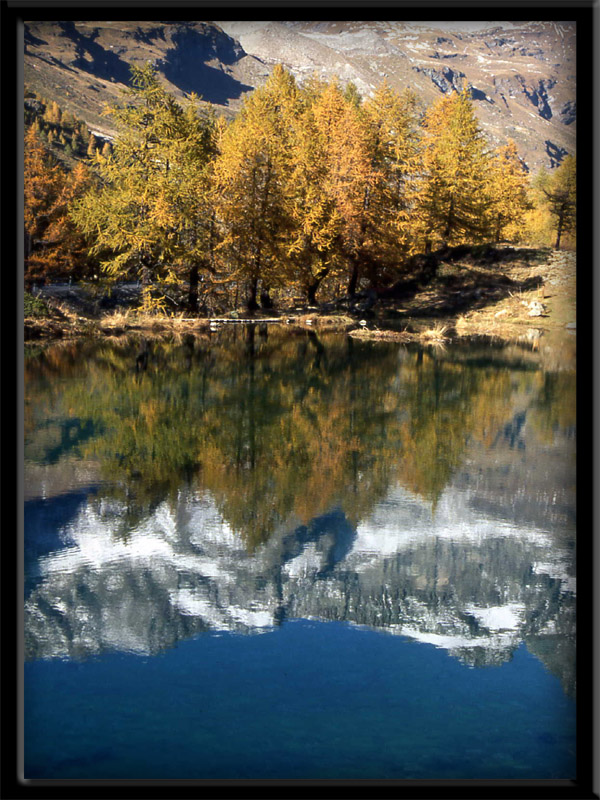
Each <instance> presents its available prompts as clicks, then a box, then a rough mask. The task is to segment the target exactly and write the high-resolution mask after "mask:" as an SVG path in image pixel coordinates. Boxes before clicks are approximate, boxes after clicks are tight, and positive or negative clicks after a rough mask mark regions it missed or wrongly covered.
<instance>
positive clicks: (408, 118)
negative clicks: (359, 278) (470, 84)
mask: <svg viewBox="0 0 600 800" xmlns="http://www.w3.org/2000/svg"><path fill="white" fill-rule="evenodd" d="M364 114H365V116H366V120H367V123H368V130H369V151H370V157H371V164H372V177H373V181H372V187H371V190H370V196H369V205H368V212H369V226H370V250H371V257H370V259H369V261H370V263H371V264H373V265H375V274H374V275H373V279H376V278H377V277H378V276H379V275H381V273H382V271H385V270H386V269H388V268H393V267H395V266H397V265H398V263H399V262H400V261H402V259H403V257H404V256H405V255H406V254H407V253H408V252H409V251H410V250H411V248H412V246H413V243H414V233H413V230H412V218H413V205H414V201H415V194H416V176H417V169H418V156H419V147H420V131H419V125H418V116H417V98H416V95H415V94H414V93H413V92H412V91H411V90H406V91H405V92H403V93H402V94H399V93H398V92H396V91H395V90H394V89H392V87H391V86H390V85H389V84H388V83H387V81H384V82H383V83H382V84H381V85H380V86H379V87H378V88H377V90H376V91H375V93H374V95H373V96H372V97H371V98H369V99H368V100H367V101H366V102H365V104H364Z"/></svg>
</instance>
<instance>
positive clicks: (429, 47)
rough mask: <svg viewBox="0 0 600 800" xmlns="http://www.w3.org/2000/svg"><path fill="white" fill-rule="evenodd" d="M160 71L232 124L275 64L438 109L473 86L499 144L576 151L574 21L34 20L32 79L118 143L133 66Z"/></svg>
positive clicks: (542, 153) (531, 163) (552, 156)
mask: <svg viewBox="0 0 600 800" xmlns="http://www.w3.org/2000/svg"><path fill="white" fill-rule="evenodd" d="M148 61H150V62H152V63H153V64H155V66H156V68H157V70H158V72H159V75H160V76H161V80H162V81H163V82H164V83H165V85H166V87H167V88H168V89H169V91H171V92H172V93H173V94H174V95H175V96H176V97H178V98H179V99H181V98H182V97H184V96H185V95H187V94H189V93H191V92H195V93H197V94H200V95H201V96H202V99H203V100H204V101H205V102H209V103H212V104H213V105H214V106H215V107H216V108H217V110H218V111H219V112H220V113H223V114H224V115H225V116H226V117H229V118H231V117H232V116H233V115H235V114H236V113H237V111H238V110H239V108H240V107H241V103H242V101H243V97H244V96H245V95H246V94H247V93H248V92H250V91H252V90H253V89H254V88H255V87H257V86H260V85H262V83H264V82H265V81H266V79H267V78H268V75H269V74H270V72H271V71H272V69H273V67H274V65H275V64H276V63H283V65H284V66H285V67H286V68H288V69H289V70H290V71H291V72H292V73H293V74H294V76H295V77H296V79H297V80H299V81H300V82H302V81H303V80H305V79H306V78H308V77H310V76H311V75H314V74H315V73H316V74H317V75H318V76H319V77H322V78H324V79H327V80H329V79H331V78H333V77H334V76H337V77H338V78H339V79H340V80H341V81H342V82H350V81H351V82H352V83H354V84H355V85H356V86H357V88H358V89H359V91H360V92H361V94H363V96H368V95H369V94H370V93H371V92H372V91H373V89H374V88H375V86H376V85H377V84H378V83H379V82H381V81H382V80H384V79H385V80H387V81H388V82H389V83H390V85H391V86H392V87H393V88H395V89H398V90H402V89H403V88H405V87H407V86H409V87H410V88H412V89H413V90H414V91H415V92H416V93H417V95H418V97H419V98H420V100H421V101H422V103H423V105H430V104H431V103H434V102H435V101H436V100H437V99H439V98H440V97H442V96H443V95H444V94H448V93H451V92H455V91H460V90H461V89H462V88H463V86H464V85H465V84H466V85H467V86H468V87H469V88H470V90H471V95H472V97H473V100H474V104H475V109H476V113H477V116H478V119H479V121H480V124H481V127H482V130H483V131H484V133H485V134H486V136H487V138H488V140H489V141H490V144H491V145H492V146H498V145H500V144H503V143H505V142H506V141H507V139H509V138H512V139H514V140H515V142H516V144H517V147H518V149H519V152H520V154H521V156H522V158H523V161H524V162H525V163H526V164H527V166H528V168H529V169H530V170H532V171H535V170H537V169H539V168H540V167H542V166H544V167H554V166H557V165H558V164H560V162H561V161H562V159H563V158H564V157H565V156H566V155H567V154H571V155H572V154H574V152H575V134H576V111H577V110H576V99H575V24H574V23H570V22H560V23H558V22H524V23H515V22H504V23H496V22H490V23H476V22H474V23H448V22H444V23H434V22H431V23H418V22H410V23H406V22H356V21H355V22H344V21H337V22H306V21H305V22H293V21H290V22H210V21H206V22H204V21H198V22H159V21H157V22H154V21H142V22H119V23H115V22H104V21H99V22H96V21H91V22H26V23H25V69H24V77H25V83H26V85H27V86H28V87H30V88H32V89H33V90H34V91H36V92H37V93H39V94H41V95H44V96H46V97H48V99H50V100H56V101H57V102H58V103H59V105H60V106H61V107H62V108H64V109H65V110H67V111H69V112H71V113H73V114H74V115H75V116H76V117H78V118H80V119H84V120H85V121H86V123H87V124H88V125H89V127H90V128H91V129H94V130H97V131H98V132H99V133H101V134H103V135H105V136H107V137H114V136H115V134H116V130H115V127H114V124H113V123H112V121H111V120H110V118H109V117H107V116H105V115H104V114H103V109H104V107H105V106H106V105H114V104H119V103H122V89H124V88H125V86H126V85H127V82H128V78H129V65H130V64H141V63H145V62H148Z"/></svg>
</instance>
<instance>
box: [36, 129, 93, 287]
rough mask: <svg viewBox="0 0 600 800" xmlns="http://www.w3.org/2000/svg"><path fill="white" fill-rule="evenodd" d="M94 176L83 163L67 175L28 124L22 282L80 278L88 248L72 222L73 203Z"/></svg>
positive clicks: (84, 190)
mask: <svg viewBox="0 0 600 800" xmlns="http://www.w3.org/2000/svg"><path fill="white" fill-rule="evenodd" d="M91 183H92V175H91V173H90V171H89V169H88V168H87V167H86V166H85V165H84V164H78V165H77V166H76V167H75V169H74V170H73V171H72V172H70V173H66V172H65V171H64V170H63V169H62V168H61V167H60V166H59V165H58V164H57V163H56V162H55V161H54V159H53V158H52V156H51V155H49V153H48V152H47V150H46V148H45V147H44V145H43V144H42V142H41V140H40V139H39V137H38V136H37V133H36V131H35V129H34V127H33V126H32V127H31V128H30V129H29V130H28V132H27V134H26V136H25V162H24V223H25V281H26V283H27V284H31V283H33V282H34V281H36V280H45V279H50V280H56V279H57V278H64V277H66V276H67V275H70V276H74V277H80V276H82V275H83V274H84V272H85V269H86V266H87V263H88V257H87V249H88V245H87V242H86V241H85V239H84V237H83V236H82V235H81V233H80V232H78V231H77V230H76V228H75V226H74V225H73V223H72V222H71V220H70V217H69V210H70V207H71V205H72V204H73V202H74V201H75V200H76V199H77V198H78V197H80V196H81V195H83V193H84V192H86V191H87V190H88V188H89V187H90V185H91Z"/></svg>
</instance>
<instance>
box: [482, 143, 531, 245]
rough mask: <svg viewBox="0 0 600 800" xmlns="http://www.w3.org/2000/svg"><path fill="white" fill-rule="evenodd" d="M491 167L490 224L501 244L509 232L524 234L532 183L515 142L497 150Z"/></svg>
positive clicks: (497, 240)
mask: <svg viewBox="0 0 600 800" xmlns="http://www.w3.org/2000/svg"><path fill="white" fill-rule="evenodd" d="M490 167H491V169H490V182H489V192H490V197H491V205H490V212H489V213H490V218H491V219H490V222H491V226H492V233H493V236H494V240H495V241H496V242H499V241H500V240H501V239H502V237H503V235H504V234H505V232H506V231H509V232H510V231H512V232H514V233H516V234H520V232H521V230H522V227H523V222H524V218H525V214H526V212H527V210H528V208H529V201H528V197H527V195H528V188H529V181H528V177H527V171H526V169H525V167H524V165H523V163H522V162H521V160H520V159H519V154H518V152H517V146H516V144H515V142H514V141H513V140H512V139H510V140H509V141H508V143H507V144H506V145H504V146H503V147H500V148H498V150H496V152H495V153H494V156H493V158H492V160H491V165H490Z"/></svg>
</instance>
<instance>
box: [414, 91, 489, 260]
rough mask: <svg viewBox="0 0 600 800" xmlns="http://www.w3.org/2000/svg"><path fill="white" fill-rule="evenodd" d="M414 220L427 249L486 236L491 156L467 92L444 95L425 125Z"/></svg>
mask: <svg viewBox="0 0 600 800" xmlns="http://www.w3.org/2000/svg"><path fill="white" fill-rule="evenodd" d="M423 128H424V139H423V150H422V161H421V188H420V196H419V200H418V203H417V209H416V211H417V218H418V220H419V223H420V228H421V236H422V238H423V240H424V244H425V250H426V251H429V250H430V249H431V248H432V246H433V245H434V244H444V245H455V244H462V243H465V242H468V243H471V242H479V241H483V240H484V239H485V238H486V236H488V235H489V228H488V224H489V215H488V209H489V206H490V199H489V166H490V165H489V155H488V152H487V145H486V141H485V139H484V137H483V134H482V132H481V130H480V128H479V124H478V122H477V118H476V116H475V113H474V110H473V105H472V101H471V97H470V92H469V90H468V89H467V88H465V89H463V91H462V92H461V93H460V94H458V93H456V94H452V95H450V96H447V97H446V96H444V97H442V98H441V99H440V100H439V101H438V102H437V103H435V104H434V105H433V106H431V107H430V108H429V109H428V110H427V113H426V115H425V118H424V121H423Z"/></svg>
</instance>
